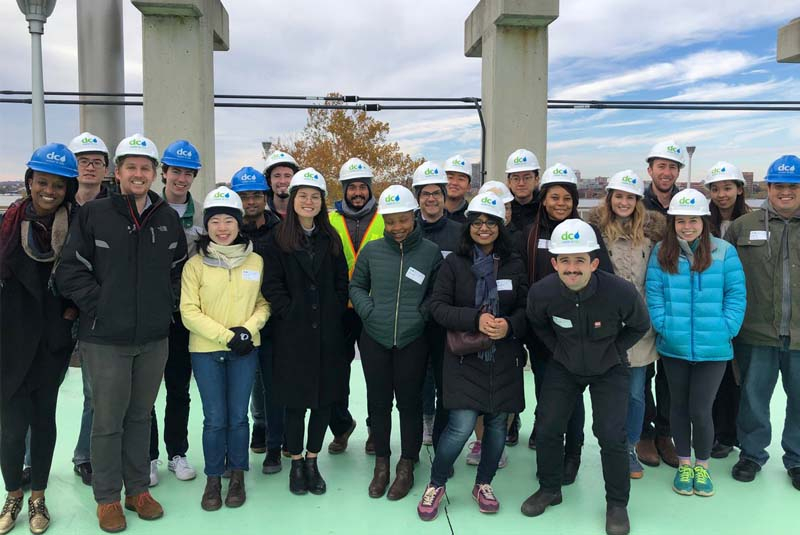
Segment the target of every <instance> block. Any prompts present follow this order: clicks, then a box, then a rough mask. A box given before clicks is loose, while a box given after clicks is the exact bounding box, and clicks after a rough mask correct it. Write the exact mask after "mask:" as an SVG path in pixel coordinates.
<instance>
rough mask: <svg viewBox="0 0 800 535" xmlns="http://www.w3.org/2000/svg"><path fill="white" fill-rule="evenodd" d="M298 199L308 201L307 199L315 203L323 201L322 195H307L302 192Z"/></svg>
mask: <svg viewBox="0 0 800 535" xmlns="http://www.w3.org/2000/svg"><path fill="white" fill-rule="evenodd" d="M297 200H298V201H300V202H307V201H311V202H314V203H316V202H322V195H305V194H303V193H301V194H299V195H298V196H297Z"/></svg>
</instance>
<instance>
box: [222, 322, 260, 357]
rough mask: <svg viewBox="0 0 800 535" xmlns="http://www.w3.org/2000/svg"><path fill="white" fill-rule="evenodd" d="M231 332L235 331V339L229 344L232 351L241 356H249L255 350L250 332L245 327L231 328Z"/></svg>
mask: <svg viewBox="0 0 800 535" xmlns="http://www.w3.org/2000/svg"><path fill="white" fill-rule="evenodd" d="M230 330H231V331H233V338H231V341H230V342H228V347H229V348H231V351H233V352H234V353H236V354H237V355H239V356H244V355H249V354H250V353H251V352H252V351H253V349H255V346H253V337H252V336H250V331H248V330H247V329H245V328H244V327H231V329H230Z"/></svg>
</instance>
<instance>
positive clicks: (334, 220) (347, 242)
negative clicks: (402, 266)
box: [329, 211, 384, 278]
mask: <svg viewBox="0 0 800 535" xmlns="http://www.w3.org/2000/svg"><path fill="white" fill-rule="evenodd" d="M329 219H330V222H331V225H333V228H334V229H336V232H338V233H339V236H340V237H341V238H342V248H343V249H344V257H345V259H347V277H348V278H351V277H352V276H353V270H354V269H355V267H356V260H358V253H359V252H361V249H362V248H363V247H364V245H366V244H367V243H369V242H371V241H372V240H377V239H379V238H383V230H384V228H383V217H381V216H379V215H378V213H377V212H375V214H374V215H373V216H372V221H370V222H369V225H368V226H367V230H365V231H364V234H363V237H362V238H361V244H360V245H359V247H358V251H356V248H355V245H354V244H353V240H352V238H351V237H350V231H349V230H348V229H347V222H346V221H345V219H344V216H343V215H342V214H340V213H339V212H336V211H333V212H331V213H330V214H329Z"/></svg>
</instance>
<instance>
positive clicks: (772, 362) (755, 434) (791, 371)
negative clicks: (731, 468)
mask: <svg viewBox="0 0 800 535" xmlns="http://www.w3.org/2000/svg"><path fill="white" fill-rule="evenodd" d="M734 349H735V355H736V361H737V362H738V363H739V369H740V370H741V372H742V398H741V403H740V405H739V420H738V422H737V425H736V428H737V434H738V437H739V443H740V445H741V449H742V452H741V454H740V455H739V456H740V458H742V459H749V460H751V461H754V462H756V463H758V464H759V465H762V466H763V465H764V464H765V463H766V462H767V460H768V459H769V454H768V453H767V450H766V448H767V446H769V443H770V438H771V437H772V427H771V426H770V416H769V402H770V400H771V399H772V393H773V391H774V390H775V385H776V384H777V382H778V372H780V375H781V379H782V381H783V390H784V391H785V392H786V420H785V421H784V424H783V437H782V440H781V446H782V447H783V451H784V454H783V466H784V467H785V468H786V469H787V470H788V469H789V468H794V467H796V466H800V351H797V350H795V351H791V350H789V340H788V338H787V339H782V344H781V347H768V346H751V345H748V344H741V343H738V344H736V345H735V347H734Z"/></svg>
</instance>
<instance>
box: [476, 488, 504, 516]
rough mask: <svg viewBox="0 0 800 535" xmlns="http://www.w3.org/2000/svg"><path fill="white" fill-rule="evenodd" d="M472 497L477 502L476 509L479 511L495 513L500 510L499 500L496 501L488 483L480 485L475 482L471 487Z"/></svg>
mask: <svg viewBox="0 0 800 535" xmlns="http://www.w3.org/2000/svg"><path fill="white" fill-rule="evenodd" d="M472 497H473V498H475V501H476V502H478V509H479V510H480V512H481V513H496V512H497V511H499V510H500V502H498V501H497V498H496V497H495V495H494V490H493V489H492V486H491V485H490V484H488V483H483V484H482V485H478V484H477V483H476V484H475V486H474V487H472Z"/></svg>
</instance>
